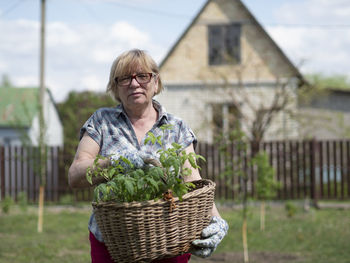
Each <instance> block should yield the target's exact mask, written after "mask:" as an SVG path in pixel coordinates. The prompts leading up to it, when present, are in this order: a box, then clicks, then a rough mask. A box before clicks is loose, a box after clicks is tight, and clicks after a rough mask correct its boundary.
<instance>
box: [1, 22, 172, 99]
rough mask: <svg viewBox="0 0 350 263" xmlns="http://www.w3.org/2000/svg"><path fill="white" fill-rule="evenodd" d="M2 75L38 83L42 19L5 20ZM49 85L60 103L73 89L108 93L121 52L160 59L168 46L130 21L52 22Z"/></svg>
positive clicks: (48, 31) (49, 28)
mask: <svg viewBox="0 0 350 263" xmlns="http://www.w3.org/2000/svg"><path fill="white" fill-rule="evenodd" d="M0 32H2V34H3V35H6V36H7V38H6V41H1V42H0V61H1V64H0V75H1V74H7V75H8V76H9V77H10V80H11V81H12V82H13V84H14V85H18V86H38V83H39V23H38V22H33V21H29V20H12V21H0ZM46 34H47V41H46V60H45V62H46V68H45V72H46V74H45V83H46V86H48V87H49V88H50V89H51V91H52V94H53V96H54V98H55V100H56V101H58V102H59V101H62V100H64V99H65V97H66V95H67V94H68V92H69V91H71V90H77V91H82V90H95V91H105V87H106V83H107V81H108V76H109V70H110V66H111V64H112V62H113V60H114V59H115V57H116V56H117V55H119V54H120V53H121V52H122V51H124V50H127V49H130V48H141V49H145V50H148V51H149V52H150V54H151V55H152V56H153V57H154V58H155V59H158V58H159V57H161V56H163V55H164V53H165V50H166V48H165V47H161V46H159V45H158V44H157V43H156V42H155V41H154V40H153V39H152V38H151V37H150V36H149V34H148V33H147V32H143V31H140V30H139V29H137V28H136V27H135V26H133V25H131V24H129V23H127V22H116V23H115V24H113V25H112V26H105V25H97V24H94V25H92V24H89V25H87V24H84V25H82V24H80V25H79V24H78V25H68V24H66V23H63V22H54V23H48V24H47V29H46Z"/></svg>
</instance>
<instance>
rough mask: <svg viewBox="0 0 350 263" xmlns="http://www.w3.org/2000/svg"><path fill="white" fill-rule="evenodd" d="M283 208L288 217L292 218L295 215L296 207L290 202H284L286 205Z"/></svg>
mask: <svg viewBox="0 0 350 263" xmlns="http://www.w3.org/2000/svg"><path fill="white" fill-rule="evenodd" d="M284 208H285V209H286V212H287V216H288V217H293V216H294V215H295V213H296V212H297V207H296V205H295V204H293V203H292V202H290V201H288V202H286V204H285V205H284Z"/></svg>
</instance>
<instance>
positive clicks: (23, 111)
mask: <svg viewBox="0 0 350 263" xmlns="http://www.w3.org/2000/svg"><path fill="white" fill-rule="evenodd" d="M44 119H45V127H46V128H45V130H46V132H45V133H46V135H45V143H46V144H47V145H48V146H63V126H62V123H61V120H60V118H59V115H58V112H57V109H56V106H55V102H54V100H53V97H52V95H51V93H50V90H49V89H46V92H45V96H44ZM38 141H39V88H15V87H10V86H6V85H5V86H0V145H11V146H19V145H23V144H25V143H28V144H29V145H33V146H38Z"/></svg>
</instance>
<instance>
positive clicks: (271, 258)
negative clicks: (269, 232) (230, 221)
mask: <svg viewBox="0 0 350 263" xmlns="http://www.w3.org/2000/svg"><path fill="white" fill-rule="evenodd" d="M190 262H191V263H199V262H203V263H242V262H244V260H243V253H242V252H228V253H222V254H214V255H212V256H211V257H209V258H206V259H201V258H198V257H195V256H192V257H191V260H190ZM271 262H273V263H289V262H293V263H294V262H295V263H297V262H302V258H301V257H300V256H298V255H295V254H285V253H284V254H282V253H272V252H255V253H249V263H271Z"/></svg>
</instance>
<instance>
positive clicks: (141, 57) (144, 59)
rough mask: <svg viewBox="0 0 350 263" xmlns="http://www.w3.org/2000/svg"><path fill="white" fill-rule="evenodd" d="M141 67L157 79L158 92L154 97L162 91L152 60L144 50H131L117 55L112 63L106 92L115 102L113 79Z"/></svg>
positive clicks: (115, 93) (157, 71)
mask: <svg viewBox="0 0 350 263" xmlns="http://www.w3.org/2000/svg"><path fill="white" fill-rule="evenodd" d="M137 66H141V68H142V69H143V70H145V72H147V73H155V74H157V77H158V90H157V91H156V93H155V94H154V95H157V94H159V93H160V92H162V91H163V89H164V88H163V84H162V81H161V79H160V76H159V68H158V66H157V64H156V62H155V61H154V60H153V58H152V57H151V56H150V55H148V54H147V53H146V51H144V50H140V49H132V50H129V51H125V52H124V53H122V54H121V55H119V56H118V57H117V58H116V59H115V60H114V62H113V64H112V67H111V72H110V74H109V81H108V84H107V92H108V93H109V94H110V95H111V96H112V97H113V98H114V99H115V100H117V101H119V102H120V98H119V94H118V86H117V84H116V83H115V78H116V77H120V76H126V75H131V74H133V73H134V72H133V71H134V70H135V67H137Z"/></svg>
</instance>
